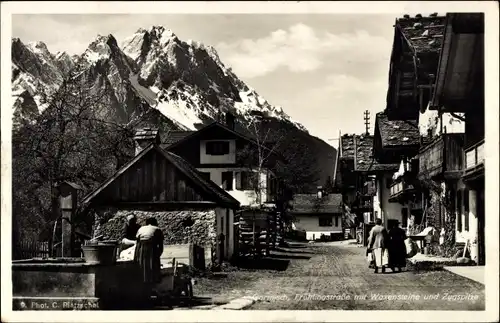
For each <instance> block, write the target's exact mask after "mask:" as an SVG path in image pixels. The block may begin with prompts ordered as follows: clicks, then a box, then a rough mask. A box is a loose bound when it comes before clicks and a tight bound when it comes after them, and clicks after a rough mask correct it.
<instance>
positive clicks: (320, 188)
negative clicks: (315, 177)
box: [318, 186, 323, 199]
mask: <svg viewBox="0 0 500 323" xmlns="http://www.w3.org/2000/svg"><path fill="white" fill-rule="evenodd" d="M322 197H323V186H318V198H319V199H320V198H322Z"/></svg>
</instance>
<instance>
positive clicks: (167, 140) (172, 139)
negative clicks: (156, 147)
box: [161, 130, 196, 148]
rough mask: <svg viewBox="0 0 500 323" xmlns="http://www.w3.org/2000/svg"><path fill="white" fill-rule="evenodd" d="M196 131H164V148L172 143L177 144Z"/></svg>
mask: <svg viewBox="0 0 500 323" xmlns="http://www.w3.org/2000/svg"><path fill="white" fill-rule="evenodd" d="M195 132H196V131H191V130H189V131H186V130H180V131H169V132H167V133H164V134H163V136H162V138H161V142H162V148H165V147H168V146H170V145H173V144H175V143H176V142H178V141H181V140H182V139H184V138H186V137H187V136H189V135H191V134H193V133H195Z"/></svg>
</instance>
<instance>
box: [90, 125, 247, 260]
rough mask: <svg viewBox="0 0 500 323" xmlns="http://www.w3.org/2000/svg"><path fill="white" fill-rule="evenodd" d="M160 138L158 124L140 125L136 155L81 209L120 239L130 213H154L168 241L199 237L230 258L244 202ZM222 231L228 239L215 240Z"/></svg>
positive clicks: (97, 231) (100, 229) (98, 230)
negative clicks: (155, 126)
mask: <svg viewBox="0 0 500 323" xmlns="http://www.w3.org/2000/svg"><path fill="white" fill-rule="evenodd" d="M159 138H160V135H159V132H158V130H157V129H140V130H138V131H137V132H136V136H135V138H134V139H135V143H136V155H135V157H134V158H132V159H131V160H130V161H129V162H128V163H126V164H125V165H123V166H122V167H121V168H120V169H119V170H118V171H117V172H116V173H115V174H114V175H113V176H111V177H110V178H109V179H107V180H106V181H104V182H103V183H102V184H101V185H99V186H98V187H97V188H96V189H95V190H93V191H92V192H90V193H89V194H88V195H87V196H85V197H84V198H83V200H82V206H81V208H82V209H83V211H82V212H83V213H85V214H86V215H87V217H92V218H93V219H94V228H93V231H94V232H93V235H94V236H100V235H103V236H105V237H107V238H109V239H120V238H121V228H122V227H123V224H124V223H125V220H126V218H127V216H128V215H131V214H133V215H135V216H136V217H137V218H138V219H139V222H140V221H141V220H143V219H145V218H147V217H154V218H156V219H157V220H158V223H159V227H160V228H161V229H162V230H163V232H164V235H165V244H167V245H172V244H187V243H195V244H198V245H201V246H203V247H206V248H209V249H211V250H212V251H213V253H212V254H214V255H216V259H217V260H219V261H220V260H222V259H230V258H231V257H232V255H233V252H234V250H235V249H236V248H237V239H235V237H234V231H233V230H230V228H232V226H233V222H234V214H235V211H236V210H238V209H239V207H240V203H239V202H238V201H237V200H236V199H235V198H234V197H232V196H231V195H230V194H228V193H227V192H226V191H225V190H223V189H221V188H220V187H219V186H218V185H216V184H215V183H214V182H212V181H210V180H208V179H206V178H204V176H203V175H202V174H200V173H199V172H198V171H197V170H196V169H195V168H194V167H193V166H191V165H190V164H189V163H188V162H187V161H186V160H184V159H183V158H181V157H180V156H178V155H176V154H174V153H172V152H169V151H165V150H164V149H162V148H161V147H160V146H159V142H160V139H159ZM221 234H223V235H224V237H225V239H224V244H221V243H217V237H219V236H220V235H221ZM213 260H214V259H212V261H213Z"/></svg>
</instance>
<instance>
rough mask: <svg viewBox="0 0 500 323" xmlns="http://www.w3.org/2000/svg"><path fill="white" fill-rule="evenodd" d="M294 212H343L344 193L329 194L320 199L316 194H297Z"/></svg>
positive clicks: (294, 200) (293, 205) (294, 199)
mask: <svg viewBox="0 0 500 323" xmlns="http://www.w3.org/2000/svg"><path fill="white" fill-rule="evenodd" d="M291 212H292V213H341V212H342V194H327V195H326V196H323V197H322V198H321V199H318V196H317V195H316V194H295V195H294V196H293V201H292V210H291Z"/></svg>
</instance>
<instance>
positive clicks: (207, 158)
mask: <svg viewBox="0 0 500 323" xmlns="http://www.w3.org/2000/svg"><path fill="white" fill-rule="evenodd" d="M209 141H226V142H229V154H226V155H207V150H206V145H207V142H209ZM235 162H236V141H235V140H201V141H200V164H234V163H235Z"/></svg>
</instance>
